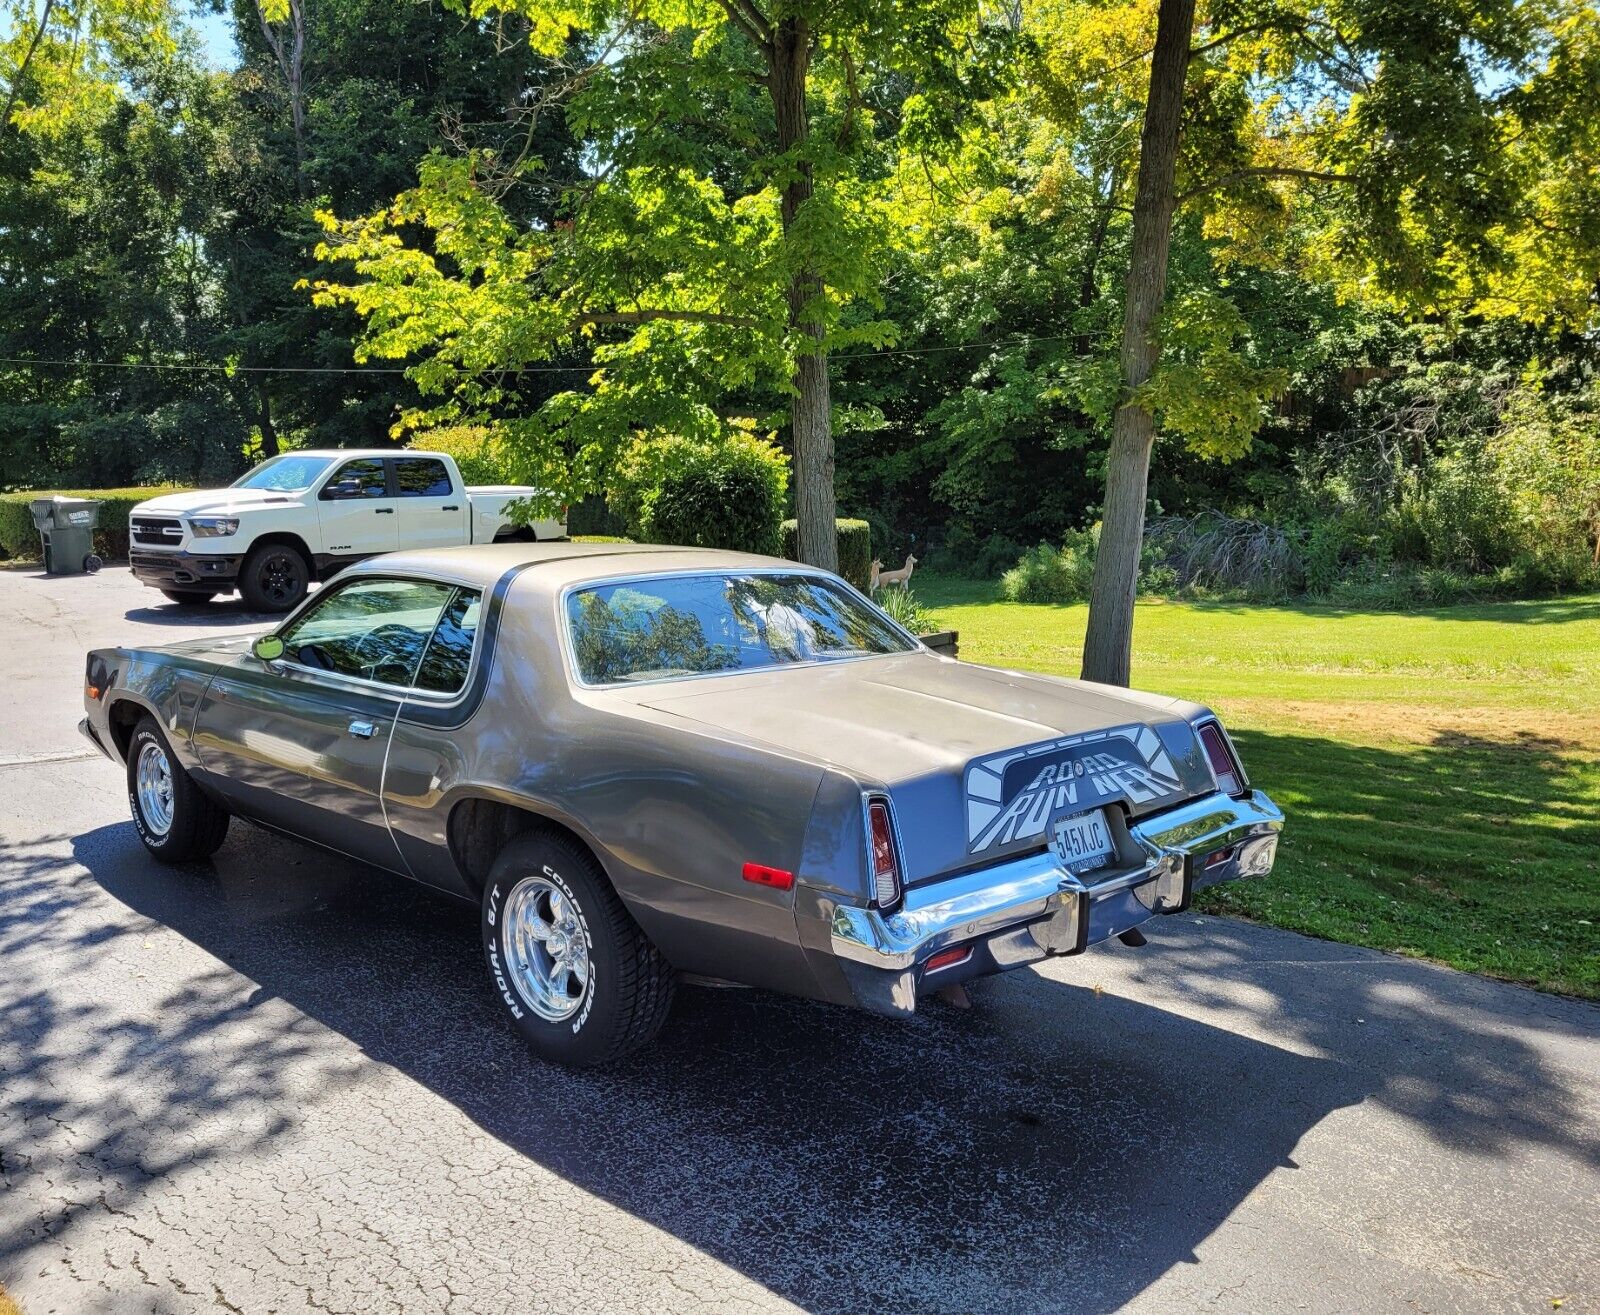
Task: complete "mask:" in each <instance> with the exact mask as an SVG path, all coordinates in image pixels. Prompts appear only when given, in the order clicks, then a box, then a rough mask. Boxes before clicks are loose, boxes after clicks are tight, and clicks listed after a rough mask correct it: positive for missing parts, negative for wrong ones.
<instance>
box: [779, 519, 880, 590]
mask: <svg viewBox="0 0 1600 1315" xmlns="http://www.w3.org/2000/svg"><path fill="white" fill-rule="evenodd" d="M834 527H835V531H836V533H837V534H838V537H839V574H840V575H842V576H844V578H845V579H846V580H848V581H850V583H851V584H853V585H855V587H856V588H857V589H859V590H861V592H862V593H867V592H868V591H869V590H870V589H871V588H872V527H871V526H870V525H868V524H867V522H866V521H856V520H843V519H840V520H837V521H835V522H834ZM798 532H799V522H798V521H792V520H789V521H784V523H783V555H784V556H785V557H787V558H788V559H789V560H790V561H791V562H797V561H799V560H800V550H799V548H798V547H797V546H796V543H795V538H796V535H797V534H798Z"/></svg>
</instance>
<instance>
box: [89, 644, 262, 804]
mask: <svg viewBox="0 0 1600 1315" xmlns="http://www.w3.org/2000/svg"><path fill="white" fill-rule="evenodd" d="M240 642H242V641H235V643H240ZM231 656H232V651H231V650H230V649H228V648H227V646H226V641H221V642H219V641H216V640H210V641H195V642H192V643H189V644H173V645H169V646H168V647H166V648H163V649H161V650H160V651H150V650H143V649H124V648H102V649H95V650H94V651H93V652H91V653H90V654H89V657H88V661H87V668H86V675H87V681H88V684H89V685H91V686H93V687H94V688H95V689H97V690H99V691H100V695H99V697H98V698H90V699H87V700H86V702H85V711H86V713H87V715H88V721H89V725H90V729H91V730H93V731H94V733H95V735H96V738H97V739H99V741H100V742H101V743H102V744H103V745H104V746H105V747H106V748H107V749H109V750H111V751H112V752H117V746H116V738H115V736H114V735H113V734H112V733H111V721H112V718H113V716H114V715H116V714H118V713H119V712H120V709H119V707H118V705H119V704H130V703H131V704H134V705H137V706H138V707H139V708H140V709H141V710H142V711H144V712H148V713H149V714H150V715H151V716H153V717H154V718H155V720H156V722H157V724H158V725H159V726H160V727H161V729H162V731H163V733H164V734H165V735H166V737H167V742H168V743H169V744H170V745H171V746H172V751H173V754H174V755H175V756H176V757H177V759H178V761H179V762H180V763H181V764H182V765H183V767H184V768H185V770H188V771H192V772H196V773H198V772H200V771H201V764H200V761H199V759H198V757H197V756H196V755H195V751H194V745H193V732H194V721H195V715H196V712H197V711H198V709H199V707H200V704H201V702H202V700H203V698H204V696H205V691H206V688H207V687H208V686H209V685H210V683H211V679H212V677H213V675H214V674H215V673H216V670H217V662H218V661H219V660H227V659H228V658H229V657H231Z"/></svg>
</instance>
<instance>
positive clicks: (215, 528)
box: [189, 516, 239, 539]
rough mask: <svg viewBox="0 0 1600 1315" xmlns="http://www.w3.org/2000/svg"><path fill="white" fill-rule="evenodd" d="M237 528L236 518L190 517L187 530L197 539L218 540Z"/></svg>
mask: <svg viewBox="0 0 1600 1315" xmlns="http://www.w3.org/2000/svg"><path fill="white" fill-rule="evenodd" d="M238 528H239V518H238V517H237V516H192V517H190V519H189V529H190V531H191V532H192V533H193V534H194V537H195V538H197V539H220V538H222V537H223V536H225V535H229V534H233V533H234V532H236V531H237V530H238Z"/></svg>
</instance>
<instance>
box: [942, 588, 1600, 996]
mask: <svg viewBox="0 0 1600 1315" xmlns="http://www.w3.org/2000/svg"><path fill="white" fill-rule="evenodd" d="M916 585H917V593H918V595H919V597H921V598H922V600H923V601H924V602H925V603H926V604H928V605H929V606H930V607H931V608H932V609H933V610H934V614H935V619H936V621H937V622H938V624H939V625H940V626H941V627H947V628H950V629H954V630H959V631H960V632H961V656H962V657H963V658H966V659H968V660H970V661H973V662H984V663H989V664H992V665H996V666H1007V667H1017V668H1024V669H1027V670H1032V671H1042V672H1048V673H1050V674H1052V675H1067V676H1075V675H1076V674H1077V672H1078V660H1079V649H1080V646H1081V644H1082V640H1083V628H1084V618H1085V612H1086V609H1085V608H1083V607H1081V606H1073V607H1042V606H1029V605H1023V604H1016V603H1003V602H998V601H995V590H994V587H993V586H992V585H983V584H974V583H971V582H967V581H956V580H948V579H940V578H933V577H924V576H919V577H918V578H917V581H916ZM1133 683H1134V684H1135V685H1136V686H1138V687H1139V688H1141V689H1149V690H1156V691H1159V692H1160V693H1163V694H1173V695H1178V696H1180V697H1183V698H1188V699H1193V700H1195V701H1196V702H1199V703H1205V704H1207V705H1209V706H1210V707H1212V708H1214V709H1216V711H1217V712H1218V713H1219V714H1220V715H1221V716H1222V718H1223V721H1224V723H1225V724H1226V725H1227V726H1228V727H1229V729H1230V730H1231V731H1233V732H1234V735H1235V738H1236V740H1237V742H1238V745H1239V749H1240V752H1241V753H1242V754H1243V756H1244V759H1245V766H1246V767H1247V769H1248V770H1249V772H1250V775H1251V778H1252V782H1253V783H1254V784H1255V785H1256V786H1258V787H1259V788H1261V789H1264V790H1266V791H1267V792H1268V793H1269V794H1271V795H1272V797H1273V798H1274V799H1276V800H1277V801H1278V803H1279V804H1281V805H1282V806H1283V808H1284V810H1285V812H1286V813H1287V814H1288V822H1287V825H1286V826H1285V829H1284V839H1283V844H1282V847H1281V848H1280V849H1279V857H1278V866H1277V869H1276V870H1275V871H1274V873H1273V875H1272V876H1271V877H1270V878H1269V879H1268V880H1266V881H1255V882H1243V883H1240V884H1238V885H1236V886H1231V887H1225V888H1222V889H1220V890H1216V891H1212V892H1208V894H1207V895H1206V896H1205V897H1204V899H1205V902H1206V904H1207V905H1208V906H1209V907H1210V908H1212V909H1214V910H1217V911H1219V912H1228V913H1236V914H1240V915H1243V916H1245V917H1249V918H1256V919H1259V920H1261V921H1263V922H1270V923H1273V924H1275V925H1277V926H1280V927H1289V928H1292V929H1294V930H1296V931H1303V932H1309V933H1311V934H1312V935H1315V936H1324V937H1327V938H1329V939H1331V940H1339V941H1349V942H1353V943H1356V944H1360V945H1372V946H1377V947H1379V948H1381V949H1385V950H1395V951H1399V952H1400V953H1402V954H1413V955H1420V956H1423V957H1426V958H1429V959H1437V960H1439V961H1440V962H1442V963H1448V964H1452V965H1454V966H1456V967H1458V968H1467V969H1471V970H1473V971H1474V972H1481V973H1487V974H1490V975H1491V976H1495V977H1503V978H1506V979H1508V980H1510V981H1517V982H1526V983H1528V984H1530V985H1534V986H1539V987H1543V988H1546V989H1549V990H1555V991H1563V992H1568V993H1571V994H1574V995H1582V996H1588V997H1591V998H1600V598H1596V597H1588V598H1569V599H1559V600H1551V601H1544V602H1523V603H1493V604H1483V605H1476V606H1467V607H1450V608H1437V609H1432V610H1427V611H1422V612H1414V613H1392V612H1357V611H1346V610H1341V609H1336V608H1326V607H1313V606H1277V607H1264V606H1251V605H1242V604H1232V603H1170V602H1162V601H1157V600H1151V601H1148V602H1141V603H1140V605H1139V608H1138V617H1137V621H1136V622H1135V629H1134V653H1133Z"/></svg>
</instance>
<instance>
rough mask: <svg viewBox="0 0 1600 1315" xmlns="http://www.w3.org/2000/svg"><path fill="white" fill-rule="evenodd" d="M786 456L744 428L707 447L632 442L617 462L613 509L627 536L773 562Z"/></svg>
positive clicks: (672, 439) (672, 438) (694, 442)
mask: <svg viewBox="0 0 1600 1315" xmlns="http://www.w3.org/2000/svg"><path fill="white" fill-rule="evenodd" d="M788 487H789V458H788V457H787V456H785V455H784V454H783V452H782V451H781V450H780V449H779V448H778V447H777V446H776V444H774V443H772V442H771V441H770V440H768V439H764V438H760V437H758V436H757V435H755V434H753V433H751V432H749V431H748V430H745V429H734V430H732V431H730V432H729V433H728V434H727V435H726V436H725V437H724V438H722V439H720V440H716V441H710V442H707V441H705V440H701V439H690V438H681V437H678V436H676V435H666V436H661V435H646V436H642V437H640V438H638V439H636V440H635V441H634V442H633V443H632V444H631V445H630V446H629V447H628V448H627V450H626V451H624V452H623V454H622V457H621V458H620V459H619V460H618V462H617V467H616V470H615V471H614V472H613V476H612V489H611V493H612V504H613V507H614V508H615V510H616V511H618V512H619V513H620V514H621V516H622V518H623V520H624V521H625V523H626V525H627V528H628V531H629V534H630V536H631V537H633V538H635V539H638V540H640V541H641V542H644V543H681V544H687V545H690V546H692V547H697V548H729V549H734V550H736V551H739V552H752V553H763V554H765V555H767V556H774V555H776V553H777V551H778V546H779V542H780V531H779V526H780V523H781V518H782V515H783V502H784V495H785V494H786V492H787V491H788Z"/></svg>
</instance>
